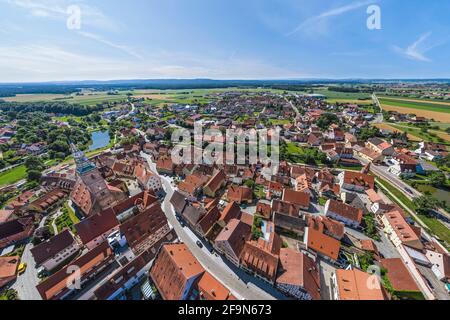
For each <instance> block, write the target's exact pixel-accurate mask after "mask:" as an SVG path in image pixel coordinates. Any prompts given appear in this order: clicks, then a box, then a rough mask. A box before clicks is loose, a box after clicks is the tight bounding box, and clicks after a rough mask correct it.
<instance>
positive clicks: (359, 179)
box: [344, 171, 375, 189]
mask: <svg viewBox="0 0 450 320" xmlns="http://www.w3.org/2000/svg"><path fill="white" fill-rule="evenodd" d="M344 183H346V184H352V185H356V186H361V187H365V188H368V189H374V188H375V177H374V176H371V175H368V174H364V173H360V172H353V171H345V172H344Z"/></svg>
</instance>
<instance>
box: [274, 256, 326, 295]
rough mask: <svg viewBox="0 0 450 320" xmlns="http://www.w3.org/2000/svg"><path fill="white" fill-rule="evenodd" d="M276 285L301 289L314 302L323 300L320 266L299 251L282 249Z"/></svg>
mask: <svg viewBox="0 0 450 320" xmlns="http://www.w3.org/2000/svg"><path fill="white" fill-rule="evenodd" d="M276 283H277V284H283V285H292V286H298V287H301V288H303V289H304V290H305V291H306V292H308V293H309V294H310V296H311V297H312V299H313V300H320V299H321V296H320V274H319V266H318V265H317V264H316V263H315V262H314V260H313V259H311V258H310V257H308V256H307V255H305V254H304V253H301V252H299V251H297V250H294V249H290V248H281V250H280V266H279V268H278V276H277V280H276Z"/></svg>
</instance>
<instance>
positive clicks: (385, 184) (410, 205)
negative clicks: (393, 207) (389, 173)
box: [376, 178, 416, 214]
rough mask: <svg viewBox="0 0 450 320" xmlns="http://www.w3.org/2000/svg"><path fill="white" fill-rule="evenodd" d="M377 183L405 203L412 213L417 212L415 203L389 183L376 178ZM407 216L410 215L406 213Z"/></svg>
mask: <svg viewBox="0 0 450 320" xmlns="http://www.w3.org/2000/svg"><path fill="white" fill-rule="evenodd" d="M376 182H377V183H379V184H381V185H382V186H383V187H385V188H386V189H388V190H389V191H390V192H391V193H392V194H393V195H394V196H396V197H397V198H398V199H399V200H400V201H401V202H403V203H404V204H405V205H406V206H407V207H408V208H409V209H411V210H412V211H415V210H416V206H415V205H414V203H413V202H412V201H411V200H409V199H408V197H406V196H405V195H404V194H403V193H402V192H401V191H400V190H398V189H397V188H396V187H394V186H393V185H391V184H390V183H388V182H387V181H385V180H383V179H380V178H376ZM406 214H408V213H407V212H406Z"/></svg>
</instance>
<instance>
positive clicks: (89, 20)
mask: <svg viewBox="0 0 450 320" xmlns="http://www.w3.org/2000/svg"><path fill="white" fill-rule="evenodd" d="M0 2H4V3H7V4H9V5H11V6H15V7H17V8H21V9H23V10H26V11H28V12H29V14H30V15H32V16H34V17H37V18H46V19H53V20H61V21H65V20H66V19H67V18H68V13H67V8H68V7H69V6H70V5H73V2H72V1H69V0H0ZM76 5H77V6H79V7H80V10H81V18H82V23H83V24H86V25H88V26H93V27H97V28H102V29H107V30H116V29H117V24H116V23H115V22H114V21H113V20H112V19H110V18H109V17H107V16H106V15H105V14H104V13H103V12H102V11H101V10H99V9H98V8H96V7H93V6H91V5H87V4H86V3H83V2H82V1H78V3H76Z"/></svg>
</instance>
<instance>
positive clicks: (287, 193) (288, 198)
mask: <svg viewBox="0 0 450 320" xmlns="http://www.w3.org/2000/svg"><path fill="white" fill-rule="evenodd" d="M283 201H285V202H290V203H294V204H298V205H301V206H302V207H305V208H306V207H309V205H310V195H309V194H308V193H306V192H301V191H295V190H291V189H284V192H283Z"/></svg>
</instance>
